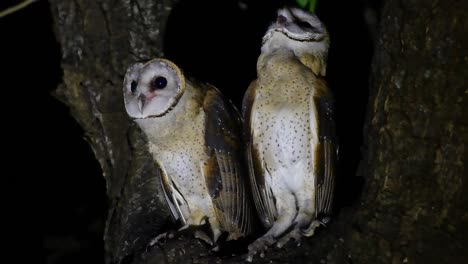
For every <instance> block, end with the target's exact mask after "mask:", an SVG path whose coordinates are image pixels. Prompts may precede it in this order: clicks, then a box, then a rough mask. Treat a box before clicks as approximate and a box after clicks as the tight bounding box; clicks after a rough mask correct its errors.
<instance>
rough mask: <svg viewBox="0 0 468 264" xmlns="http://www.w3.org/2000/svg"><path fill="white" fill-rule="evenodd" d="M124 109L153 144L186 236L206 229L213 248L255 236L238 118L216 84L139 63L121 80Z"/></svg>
mask: <svg viewBox="0 0 468 264" xmlns="http://www.w3.org/2000/svg"><path fill="white" fill-rule="evenodd" d="M123 93H124V99H125V108H126V111H127V113H128V115H129V116H130V118H131V119H133V120H134V121H135V122H136V123H137V124H138V126H139V127H140V128H141V129H142V131H143V132H144V134H145V135H146V138H147V140H148V147H149V152H150V153H151V155H152V157H153V160H154V162H155V164H156V166H157V168H158V169H157V174H158V175H155V177H158V178H159V179H160V182H161V184H162V187H163V190H164V195H165V198H166V201H167V206H168V207H169V209H170V211H171V213H172V216H173V218H174V220H175V221H177V222H179V223H180V225H181V229H183V228H185V227H188V226H201V225H209V227H210V229H211V237H209V241H208V242H210V243H212V244H215V243H216V242H217V240H218V238H219V237H220V235H221V234H222V233H223V232H226V233H227V234H228V235H227V240H231V239H237V238H239V237H243V236H246V235H247V234H249V233H250V232H251V230H252V212H253V206H252V204H251V203H252V202H251V200H250V199H249V197H250V196H249V193H248V189H247V188H248V186H247V185H246V184H247V181H248V178H247V177H246V174H245V171H244V168H243V158H242V157H243V156H242V150H241V141H242V140H241V131H240V125H241V119H240V116H239V115H238V112H237V111H236V110H235V108H234V107H233V105H232V104H231V103H230V102H229V101H227V100H225V99H224V98H223V97H222V95H221V94H220V92H219V91H218V90H217V89H216V88H215V87H214V86H211V85H208V84H203V83H200V82H197V81H195V80H193V79H188V78H186V77H185V76H184V74H183V73H182V71H181V69H179V68H178V67H177V66H176V65H175V64H174V63H172V62H171V61H169V60H165V59H154V60H151V61H149V62H147V63H136V64H134V65H132V66H130V67H129V68H128V70H127V73H126V75H125V79H124V89H123Z"/></svg>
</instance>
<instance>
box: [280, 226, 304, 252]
mask: <svg viewBox="0 0 468 264" xmlns="http://www.w3.org/2000/svg"><path fill="white" fill-rule="evenodd" d="M291 238H292V239H293V240H294V242H296V245H297V246H298V247H299V246H300V245H301V241H302V233H301V231H300V230H299V229H293V230H292V231H291V232H289V233H288V234H286V235H284V236H283V237H282V238H281V239H280V240H278V242H276V246H277V247H278V248H282V247H283V246H284V245H286V244H287V243H288V242H289V240H290V239H291Z"/></svg>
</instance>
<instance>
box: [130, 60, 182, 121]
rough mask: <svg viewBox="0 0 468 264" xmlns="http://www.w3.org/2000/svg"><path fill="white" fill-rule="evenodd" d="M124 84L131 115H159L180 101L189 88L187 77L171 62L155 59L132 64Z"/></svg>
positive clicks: (138, 116) (133, 116)
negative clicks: (186, 88)
mask: <svg viewBox="0 0 468 264" xmlns="http://www.w3.org/2000/svg"><path fill="white" fill-rule="evenodd" d="M123 85H124V89H123V93H124V100H125V109H126V110H127V113H128V115H129V116H130V117H132V118H148V117H158V116H162V115H164V114H165V113H167V112H168V111H169V110H170V109H172V108H173V107H174V106H175V105H176V104H177V102H178V101H179V99H180V97H181V96H182V94H183V93H184V90H185V78H184V76H183V74H182V72H181V71H180V69H179V68H178V67H177V66H176V65H175V64H174V63H172V62H171V61H168V60H165V59H154V60H151V61H149V62H147V63H145V64H143V63H136V64H133V65H131V66H130V67H128V70H127V73H126V74H125V79H124V83H123Z"/></svg>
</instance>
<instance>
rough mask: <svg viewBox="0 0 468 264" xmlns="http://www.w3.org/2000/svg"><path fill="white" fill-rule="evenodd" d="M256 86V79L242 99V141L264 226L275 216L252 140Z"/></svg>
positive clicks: (271, 195) (267, 225) (272, 201)
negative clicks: (244, 145)
mask: <svg viewBox="0 0 468 264" xmlns="http://www.w3.org/2000/svg"><path fill="white" fill-rule="evenodd" d="M257 86H258V81H257V80H255V81H253V82H252V83H251V84H250V86H249V88H248V89H247V92H246V93H245V95H244V99H243V101H242V116H243V117H244V141H245V143H246V149H245V151H246V156H247V166H248V170H249V178H250V185H251V189H252V193H253V198H254V202H255V207H256V208H257V213H258V216H259V217H260V220H261V221H262V223H263V225H264V226H265V227H270V226H271V225H272V224H273V222H274V221H275V219H276V218H277V212H276V206H275V197H274V196H273V192H272V191H271V187H270V186H269V184H268V183H267V182H266V181H265V172H266V170H267V168H266V167H265V166H264V163H263V161H262V157H261V156H260V153H259V151H258V149H257V148H256V147H255V146H254V144H253V142H252V134H253V131H254V126H253V125H252V115H254V114H255V113H252V105H253V104H254V101H255V93H256V89H257Z"/></svg>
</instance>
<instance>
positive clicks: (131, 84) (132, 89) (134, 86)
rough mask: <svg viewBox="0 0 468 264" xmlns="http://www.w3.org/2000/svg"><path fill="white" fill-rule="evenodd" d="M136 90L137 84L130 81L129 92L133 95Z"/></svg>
mask: <svg viewBox="0 0 468 264" xmlns="http://www.w3.org/2000/svg"><path fill="white" fill-rule="evenodd" d="M136 88H137V83H136V82H135V81H132V83H130V90H131V91H132V93H135V91H136Z"/></svg>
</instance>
